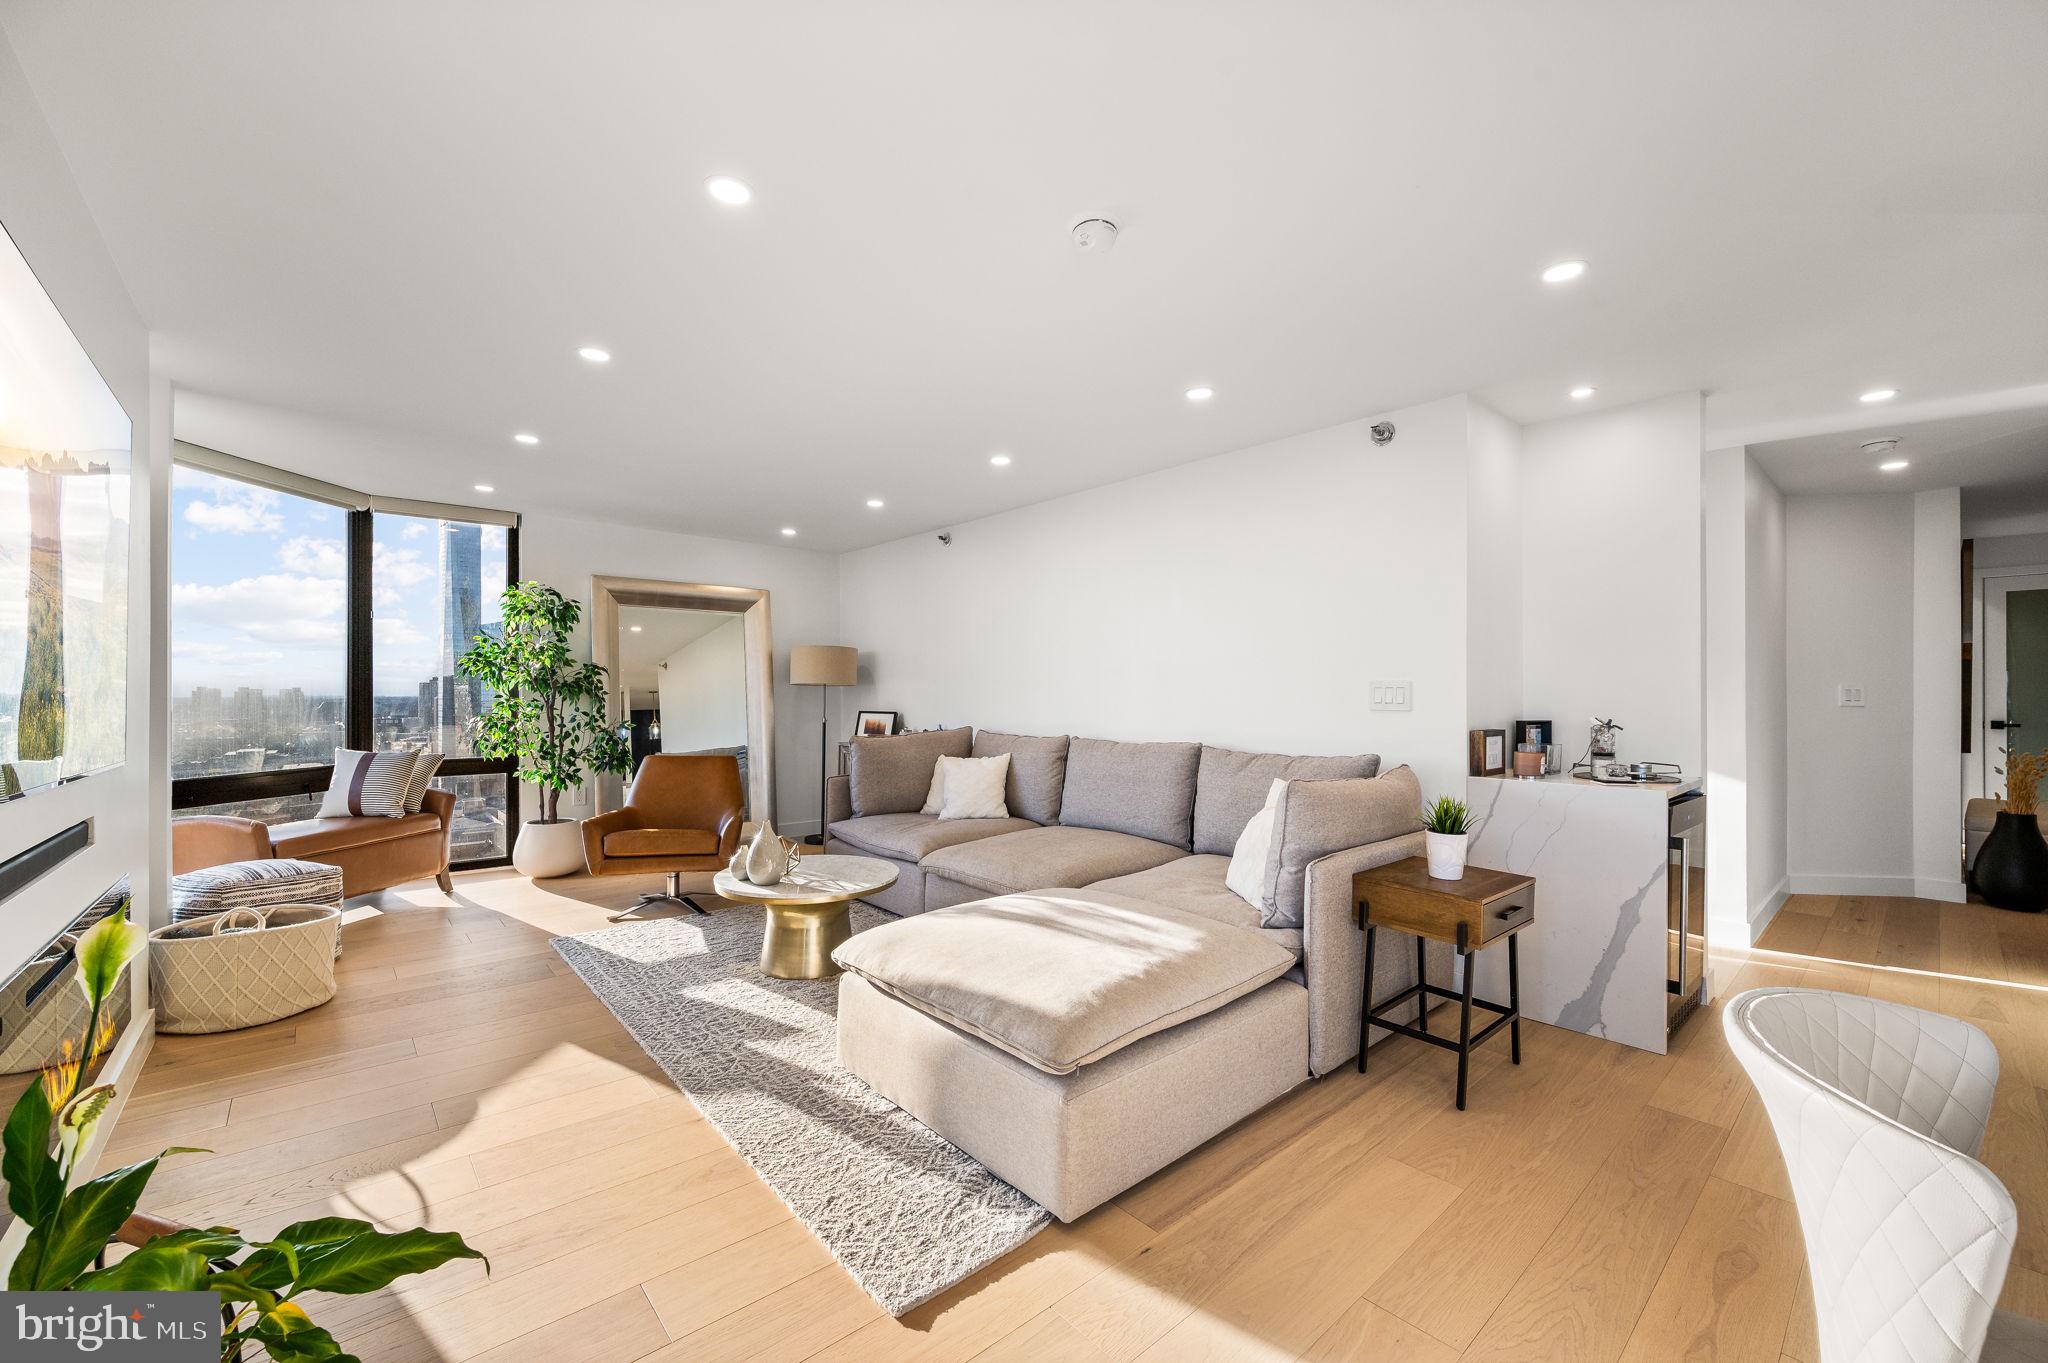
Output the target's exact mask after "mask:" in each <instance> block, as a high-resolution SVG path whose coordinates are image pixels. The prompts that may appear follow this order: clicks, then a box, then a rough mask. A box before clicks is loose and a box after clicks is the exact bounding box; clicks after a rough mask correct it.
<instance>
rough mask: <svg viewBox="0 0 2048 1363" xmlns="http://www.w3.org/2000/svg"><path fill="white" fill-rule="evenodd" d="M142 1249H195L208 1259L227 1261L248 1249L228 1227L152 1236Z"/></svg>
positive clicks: (237, 1233)
mask: <svg viewBox="0 0 2048 1363" xmlns="http://www.w3.org/2000/svg"><path fill="white" fill-rule="evenodd" d="M142 1247H143V1248H144V1249H196V1250H198V1251H199V1252H200V1253H201V1254H203V1255H205V1256H206V1257H207V1258H208V1259H227V1258H231V1257H233V1256H234V1255H237V1254H240V1253H241V1252H242V1251H243V1250H245V1249H247V1248H248V1247H249V1242H248V1241H246V1240H244V1239H243V1238H242V1236H241V1233H240V1232H239V1231H236V1230H234V1229H232V1228H231V1227H228V1226H214V1227H211V1228H209V1229H207V1230H178V1231H172V1232H171V1233H170V1234H169V1235H152V1236H151V1237H150V1238H149V1239H148V1241H146V1242H145V1243H144V1244H143V1246H142Z"/></svg>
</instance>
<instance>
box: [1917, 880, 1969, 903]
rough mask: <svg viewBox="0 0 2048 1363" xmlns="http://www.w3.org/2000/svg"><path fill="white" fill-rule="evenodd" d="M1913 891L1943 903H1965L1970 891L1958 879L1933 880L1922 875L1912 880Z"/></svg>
mask: <svg viewBox="0 0 2048 1363" xmlns="http://www.w3.org/2000/svg"><path fill="white" fill-rule="evenodd" d="M1913 893H1914V894H1915V895H1918V896H1919V897H1920V898H1922V899H1938V900H1940V901H1941V902H1942V903H1944V904H1965V903H1968V902H1969V899H1970V892H1969V890H1967V889H1965V888H1964V886H1963V883H1962V882H1961V881H1960V880H1933V879H1929V878H1926V877H1922V878H1921V879H1919V880H1916V881H1914V882H1913Z"/></svg>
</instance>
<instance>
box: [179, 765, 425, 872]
mask: <svg viewBox="0 0 2048 1363" xmlns="http://www.w3.org/2000/svg"><path fill="white" fill-rule="evenodd" d="M454 819H455V796H454V795H453V794H451V793H450V792H448V791H445V790H429V791H428V792H427V795H426V799H425V800H424V801H423V802H422V804H421V807H420V812H419V813H417V814H407V815H405V816H404V817H403V818H397V819H383V818H356V817H353V816H344V817H341V818H331V819H319V818H315V819H300V820H298V821H297V822H295V823H281V824H273V825H271V826H270V827H268V828H266V827H264V826H263V825H262V824H260V823H258V822H256V821H255V820H254V819H236V818H230V817H228V816H225V815H220V814H198V815H192V816H190V817H187V818H180V819H173V820H171V874H172V875H183V874H184V873H185V872H187V871H197V870H200V869H202V868H204V867H208V866H223V865H225V864H227V863H228V862H231V861H264V860H267V859H269V858H271V857H287V858H293V859H296V860H300V861H318V862H324V863H326V864H327V865H329V866H339V867H340V868H341V892H342V894H344V895H347V896H351V897H353V896H355V895H359V894H369V893H371V892H373V891H376V890H388V889H390V888H391V887H392V886H394V885H403V884H405V883H406V882H408V881H413V880H425V879H427V878H428V877H430V876H431V877H432V878H433V880H434V883H435V884H437V885H439V886H440V887H441V889H442V891H443V892H444V893H447V894H453V893H454V892H455V882H454V881H453V880H452V879H450V878H449V875H448V829H449V825H450V824H451V823H453V822H454Z"/></svg>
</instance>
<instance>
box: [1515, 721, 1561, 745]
mask: <svg viewBox="0 0 2048 1363" xmlns="http://www.w3.org/2000/svg"><path fill="white" fill-rule="evenodd" d="M1531 730H1534V731H1535V735H1536V736H1535V737H1531V736H1530V731H1531ZM1556 730H1557V726H1556V725H1555V724H1553V723H1552V722H1551V721H1550V720H1547V719H1518V720H1516V721H1515V727H1514V730H1513V733H1514V739H1515V741H1514V743H1513V745H1512V746H1514V747H1517V748H1519V747H1521V746H1522V745H1523V744H1524V743H1533V744H1535V745H1536V746H1537V747H1539V748H1548V747H1549V746H1550V745H1551V744H1553V743H1555V742H1557V733H1556Z"/></svg>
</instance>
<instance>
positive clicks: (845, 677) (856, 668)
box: [789, 644, 860, 846]
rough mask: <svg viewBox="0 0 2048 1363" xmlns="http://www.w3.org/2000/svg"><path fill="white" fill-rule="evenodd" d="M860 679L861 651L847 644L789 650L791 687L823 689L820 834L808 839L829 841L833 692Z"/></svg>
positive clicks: (808, 841) (821, 708)
mask: <svg viewBox="0 0 2048 1363" xmlns="http://www.w3.org/2000/svg"><path fill="white" fill-rule="evenodd" d="M859 679H860V650H859V649H857V648H849V647H847V646H846V645H844V644H798V645H797V646H796V647H795V648H792V649H791V650H790V651H789V684H790V685H791V686H816V687H820V688H822V689H821V690H820V691H819V693H818V694H819V695H820V696H821V697H822V698H823V699H822V700H820V702H819V704H818V831H817V832H816V833H813V834H812V835H811V836H810V837H807V838H805V839H804V841H805V842H807V843H812V844H816V845H819V846H822V845H823V844H824V841H825V778H826V776H827V775H828V774H829V773H828V771H827V762H828V755H829V754H830V753H831V751H832V690H831V688H833V687H835V686H851V685H853V684H854V682H856V681H858V680H859Z"/></svg>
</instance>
